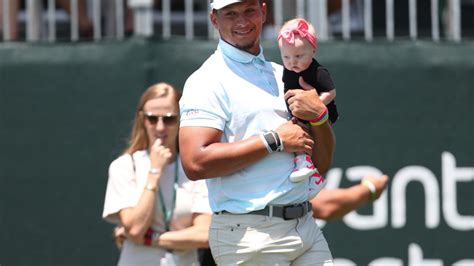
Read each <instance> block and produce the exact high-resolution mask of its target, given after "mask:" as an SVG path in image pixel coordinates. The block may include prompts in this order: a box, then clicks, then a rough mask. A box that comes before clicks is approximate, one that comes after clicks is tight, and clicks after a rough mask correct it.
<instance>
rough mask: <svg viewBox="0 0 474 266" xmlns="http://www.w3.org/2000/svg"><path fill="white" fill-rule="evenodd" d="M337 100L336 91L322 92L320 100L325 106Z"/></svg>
mask: <svg viewBox="0 0 474 266" xmlns="http://www.w3.org/2000/svg"><path fill="white" fill-rule="evenodd" d="M335 98H336V89H332V90H330V91H325V92H321V94H320V95H319V99H320V100H321V101H322V102H323V103H324V104H325V105H328V104H329V103H330V102H331V101H332V100H334V99H335Z"/></svg>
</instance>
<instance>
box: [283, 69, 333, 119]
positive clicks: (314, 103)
mask: <svg viewBox="0 0 474 266" xmlns="http://www.w3.org/2000/svg"><path fill="white" fill-rule="evenodd" d="M299 82H300V85H301V87H303V90H299V89H295V90H289V91H287V92H286V93H285V100H286V101H287V103H288V107H289V109H290V111H291V114H292V115H293V116H295V117H297V118H299V119H302V120H306V121H308V120H313V119H315V118H316V117H318V116H319V115H320V114H321V113H322V112H324V110H325V109H326V106H325V105H324V103H323V102H322V101H321V100H320V99H319V95H318V92H317V91H316V89H315V88H313V87H312V86H311V85H309V84H308V83H306V82H305V81H304V80H303V78H302V77H300V79H299Z"/></svg>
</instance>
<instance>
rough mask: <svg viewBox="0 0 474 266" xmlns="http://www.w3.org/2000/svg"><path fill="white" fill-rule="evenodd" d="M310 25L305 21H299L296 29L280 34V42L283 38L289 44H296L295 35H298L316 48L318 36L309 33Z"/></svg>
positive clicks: (290, 28)
mask: <svg viewBox="0 0 474 266" xmlns="http://www.w3.org/2000/svg"><path fill="white" fill-rule="evenodd" d="M308 28H309V26H308V23H307V22H306V21H305V20H304V19H300V20H299V21H298V25H297V26H296V27H288V28H286V29H284V30H282V31H281V32H280V34H278V40H279V39H280V38H283V39H284V40H285V41H287V42H288V43H289V44H294V43H295V34H298V35H299V36H300V37H301V38H304V39H306V40H308V42H309V43H310V44H311V45H312V46H313V47H314V48H316V42H317V39H316V36H314V35H313V34H311V33H310V32H308Z"/></svg>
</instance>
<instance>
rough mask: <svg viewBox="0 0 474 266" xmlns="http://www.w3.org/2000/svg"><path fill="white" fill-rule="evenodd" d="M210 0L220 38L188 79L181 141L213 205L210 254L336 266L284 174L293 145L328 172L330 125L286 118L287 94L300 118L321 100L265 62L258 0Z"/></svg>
mask: <svg viewBox="0 0 474 266" xmlns="http://www.w3.org/2000/svg"><path fill="white" fill-rule="evenodd" d="M211 4H212V11H211V14H210V19H211V21H212V24H213V25H214V27H215V28H216V29H217V30H218V31H219V34H220V40H219V44H218V48H217V50H216V52H215V53H214V54H213V55H211V57H210V58H208V59H207V60H206V62H205V63H204V64H203V65H202V66H201V68H200V69H198V70H197V71H196V72H195V73H193V74H192V75H191V76H190V77H189V78H188V80H187V81H186V84H185V87H184V92H183V97H182V99H181V101H180V109H181V129H180V133H179V142H180V151H181V159H182V163H183V167H184V169H185V171H186V174H187V176H188V177H189V178H190V179H193V180H197V179H207V185H208V189H209V201H210V205H211V209H212V210H213V212H214V215H213V218H212V224H211V227H210V232H209V244H210V247H211V249H212V251H213V255H214V257H215V259H216V262H217V263H218V264H220V265H235V264H240V263H243V264H246V263H247V264H251V265H275V264H279V265H289V264H292V265H332V255H331V252H330V251H329V247H328V245H327V243H326V240H325V238H324V236H323V234H322V232H321V231H320V230H319V228H318V226H317V225H316V223H315V222H314V219H313V217H312V213H311V204H309V202H308V201H307V199H308V193H309V189H308V186H309V184H308V183H307V182H300V183H292V182H291V181H289V180H288V176H289V174H290V173H291V172H292V170H293V167H294V162H293V159H294V153H295V152H306V153H308V154H310V155H311V156H312V159H313V162H314V163H315V164H316V166H317V168H318V169H319V170H320V172H321V173H322V174H324V173H325V172H327V170H328V169H329V167H330V165H331V160H332V155H333V151H334V145H335V137H334V134H333V131H332V129H331V126H330V125H329V124H328V123H323V124H322V125H319V124H318V123H315V124H318V125H317V126H316V125H315V126H311V127H310V129H309V130H308V132H306V131H305V130H303V129H302V128H301V127H299V126H298V125H296V124H294V123H293V122H292V121H287V120H288V117H289V114H288V111H287V107H286V104H285V100H287V102H288V104H289V110H290V111H291V114H292V115H293V116H294V117H297V118H300V119H303V120H309V121H311V120H313V121H315V119H316V120H317V118H318V117H321V114H323V113H324V112H326V107H325V106H324V104H323V103H322V102H321V101H320V100H319V97H318V95H317V92H316V90H315V89H314V88H312V87H311V86H309V85H308V84H307V83H306V82H304V81H303V80H302V79H300V83H301V86H302V87H303V88H304V90H291V91H289V92H287V93H286V94H283V84H282V82H281V75H282V67H281V66H280V65H277V64H274V63H271V62H267V61H266V60H265V58H264V56H263V51H262V48H261V46H260V33H261V30H262V24H263V23H264V22H265V17H266V12H267V9H266V4H265V3H264V2H263V1H259V0H240V1H239V0H213V1H212V2H211ZM316 122H317V121H316ZM313 139H317V141H316V142H315V141H313Z"/></svg>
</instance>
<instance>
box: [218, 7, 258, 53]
mask: <svg viewBox="0 0 474 266" xmlns="http://www.w3.org/2000/svg"><path fill="white" fill-rule="evenodd" d="M266 15H267V6H266V4H265V3H262V5H260V4H259V1H258V0H247V1H244V2H241V3H235V4H232V5H228V6H226V7H224V8H222V9H219V10H213V11H212V13H211V22H212V24H213V25H214V27H215V28H216V29H217V30H218V31H219V34H220V36H221V38H222V39H223V40H224V41H226V42H228V43H229V44H231V45H233V46H235V47H237V48H239V49H241V50H244V51H247V52H249V53H251V54H258V53H259V52H260V47H259V45H260V42H259V41H260V33H261V31H262V26H263V23H264V22H265V17H266Z"/></svg>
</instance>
